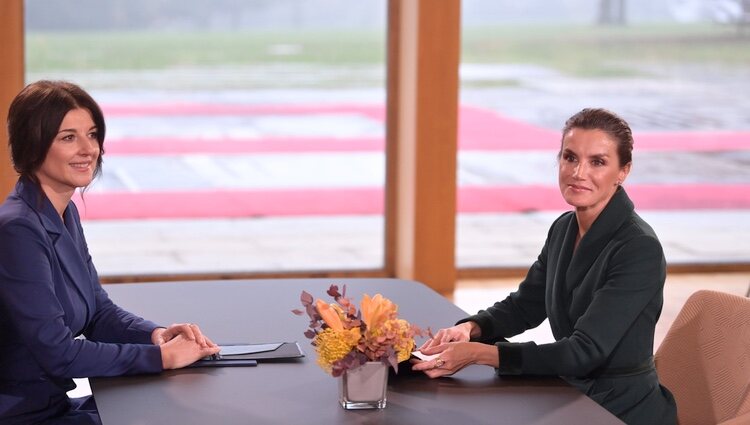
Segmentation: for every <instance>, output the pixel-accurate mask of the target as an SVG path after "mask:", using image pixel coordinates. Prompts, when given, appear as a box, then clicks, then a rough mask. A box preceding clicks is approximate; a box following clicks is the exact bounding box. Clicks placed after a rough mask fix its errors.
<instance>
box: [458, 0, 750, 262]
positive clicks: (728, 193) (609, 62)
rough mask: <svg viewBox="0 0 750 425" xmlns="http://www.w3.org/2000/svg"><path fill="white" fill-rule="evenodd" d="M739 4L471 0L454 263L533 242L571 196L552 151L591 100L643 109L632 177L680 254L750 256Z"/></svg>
mask: <svg viewBox="0 0 750 425" xmlns="http://www.w3.org/2000/svg"><path fill="white" fill-rule="evenodd" d="M743 5H744V7H745V8H747V7H748V6H747V2H741V1H739V0H738V1H725V2H712V1H708V0H706V1H701V0H693V1H671V0H660V1H653V0H650V1H646V0H630V1H626V0H617V1H615V0H576V1H566V2H549V1H536V0H534V1H525V2H513V1H506V0H493V1H487V0H464V1H463V12H462V20H463V22H462V25H463V27H462V31H463V35H462V43H463V51H462V65H461V105H460V135H459V146H460V154H459V172H458V184H459V204H458V209H459V215H458V224H457V226H458V234H457V261H458V266H459V267H518V266H520V267H528V266H529V265H530V264H531V262H532V261H533V260H534V259H535V258H536V256H537V255H538V254H539V250H540V249H541V247H542V245H543V243H544V238H545V237H546V234H547V229H548V228H549V226H550V224H551V223H552V221H553V220H554V219H555V218H556V217H557V216H558V215H559V214H560V213H562V212H563V211H566V210H568V209H569V207H568V206H567V205H566V204H565V203H564V202H563V201H562V198H561V196H560V195H559V191H558V188H557V168H556V167H557V165H556V155H557V151H558V149H559V143H560V129H561V128H562V126H563V123H564V122H565V120H566V119H567V118H568V117H569V116H571V115H572V114H574V113H575V112H577V111H579V110H580V109H582V108H584V107H605V108H609V109H611V110H613V111H615V112H616V113H618V114H620V115H621V116H623V117H624V118H625V119H626V120H627V121H628V122H629V123H630V124H631V126H632V128H633V130H634V135H635V150H634V165H633V170H632V172H631V174H630V176H629V178H628V180H627V182H626V184H625V188H626V190H627V191H628V193H629V194H630V196H631V198H633V200H634V202H635V204H636V209H637V211H638V212H639V213H640V214H641V215H642V216H643V217H644V218H645V219H646V220H647V221H648V222H649V223H651V224H652V225H653V227H654V228H655V230H656V232H657V234H658V235H659V237H660V239H661V241H662V244H663V245H664V248H665V253H666V257H667V261H668V262H669V263H670V264H672V265H675V264H688V263H690V264H695V263H709V264H713V263H732V262H742V263H748V262H750V225H749V224H748V223H750V214H748V208H749V207H750V162H748V159H749V158H750V97H749V96H748V93H750V31H748V28H749V27H748V25H750V22H748V16H750V14H749V12H750V11H748V10H744V11H743V9H742V8H743ZM743 13H744V14H743ZM743 19H744V21H743Z"/></svg>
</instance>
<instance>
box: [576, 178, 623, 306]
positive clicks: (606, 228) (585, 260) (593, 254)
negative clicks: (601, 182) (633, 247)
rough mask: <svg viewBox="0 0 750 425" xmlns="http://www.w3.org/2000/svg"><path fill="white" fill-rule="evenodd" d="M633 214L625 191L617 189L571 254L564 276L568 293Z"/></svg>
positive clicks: (579, 281)
mask: <svg viewBox="0 0 750 425" xmlns="http://www.w3.org/2000/svg"><path fill="white" fill-rule="evenodd" d="M632 213H633V202H631V201H630V198H628V195H627V194H626V193H625V189H623V188H622V187H619V188H618V189H617V191H616V192H615V194H614V196H612V199H611V200H610V201H609V203H608V204H607V206H606V207H604V210H602V212H601V213H600V214H599V217H597V218H596V220H594V223H593V224H592V225H591V229H589V231H588V232H586V234H585V235H583V239H581V242H580V243H579V244H578V248H577V249H576V251H575V253H573V258H572V259H571V262H570V267H569V268H568V272H567V274H566V282H567V286H568V291H569V292H572V291H573V289H575V288H576V287H577V286H578V285H579V284H580V283H581V280H582V279H583V278H584V277H585V276H586V273H587V272H588V271H589V268H591V265H592V264H593V263H594V261H596V259H597V258H598V257H599V254H600V253H601V252H602V251H603V250H604V247H605V246H606V245H607V244H608V243H609V241H610V240H612V237H613V235H614V234H615V232H617V229H619V228H620V227H621V226H622V225H623V224H624V223H625V221H626V220H627V218H628V217H630V216H631V215H632Z"/></svg>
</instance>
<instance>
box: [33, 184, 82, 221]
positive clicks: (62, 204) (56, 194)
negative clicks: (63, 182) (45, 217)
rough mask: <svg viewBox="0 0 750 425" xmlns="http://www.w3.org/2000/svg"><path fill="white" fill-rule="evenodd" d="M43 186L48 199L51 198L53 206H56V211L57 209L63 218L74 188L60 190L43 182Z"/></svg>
mask: <svg viewBox="0 0 750 425" xmlns="http://www.w3.org/2000/svg"><path fill="white" fill-rule="evenodd" d="M41 187H42V191H43V192H44V194H45V195H47V199H49V201H50V202H51V203H52V206H53V207H54V208H55V211H57V215H59V216H60V218H62V217H63V213H64V212H65V208H68V203H69V202H70V199H71V198H72V197H73V192H74V190H68V189H65V190H59V191H58V190H55V189H54V188H52V187H51V186H49V185H46V184H44V183H41Z"/></svg>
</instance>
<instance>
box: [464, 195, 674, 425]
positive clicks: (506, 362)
mask: <svg viewBox="0 0 750 425" xmlns="http://www.w3.org/2000/svg"><path fill="white" fill-rule="evenodd" d="M577 234H578V222H577V221H576V217H575V214H574V213H573V212H572V211H571V212H567V213H565V214H563V215H562V216H560V217H559V218H558V219H557V220H555V222H554V223H553V224H552V227H551V228H550V230H549V234H548V235H547V241H546V243H545V245H544V248H542V252H541V254H540V255H539V257H538V259H537V261H536V262H535V263H534V264H533V265H532V266H531V268H530V269H529V271H528V274H527V275H526V278H525V279H524V280H523V282H521V284H520V286H519V287H518V290H517V291H516V292H513V293H512V294H510V295H509V296H508V297H507V298H506V299H505V300H503V301H500V302H497V303H495V305H493V306H492V307H489V308H488V309H486V310H482V311H480V312H479V313H478V314H476V315H475V316H472V317H469V318H467V319H464V320H463V321H467V320H471V321H474V322H476V323H477V324H478V325H479V326H480V328H481V329H482V341H483V342H488V343H495V344H496V345H497V346H498V351H499V354H500V367H499V368H498V370H497V372H498V374H500V375H517V374H526V375H558V376H562V377H563V378H564V379H566V380H567V381H568V382H570V383H571V384H572V385H574V386H575V387H577V388H579V389H580V390H581V391H583V392H584V393H585V394H586V395H588V396H589V397H591V398H592V399H594V400H595V401H596V402H598V403H600V404H601V405H603V406H604V407H605V408H607V409H608V410H609V411H611V412H612V413H614V414H615V415H617V416H618V417H620V418H621V419H623V420H624V421H625V422H626V423H631V424H652V423H653V424H669V423H674V422H675V421H676V406H675V402H674V398H673V397H672V395H671V393H670V392H669V391H668V390H667V389H666V388H664V387H663V386H661V385H660V384H659V380H658V377H657V375H656V370H655V369H654V366H653V358H652V354H653V351H654V328H655V327H656V321H657V320H658V319H659V315H660V314H661V309H662V303H663V288H664V280H665V277H666V262H665V260H664V254H663V252H662V247H661V244H660V243H659V240H658V239H657V237H656V234H655V233H654V231H653V229H652V228H651V227H650V226H649V225H648V224H647V223H646V222H645V221H643V220H642V219H641V218H640V217H639V216H638V215H637V214H636V213H635V211H634V209H633V203H632V202H631V201H630V199H629V198H628V196H627V194H626V193H625V190H623V189H622V188H619V189H618V190H617V192H616V193H615V195H614V196H613V197H612V199H611V200H610V202H609V203H608V204H607V206H606V207H605V208H604V210H603V211H602V213H601V214H600V215H599V217H598V218H597V219H596V221H595V222H594V223H593V224H592V226H591V229H589V231H588V232H587V233H586V234H585V235H584V237H583V239H581V241H580V243H579V245H578V248H577V249H576V250H575V251H574V244H575V239H576V235H577ZM545 318H549V322H550V326H551V328H552V334H553V335H554V337H555V340H556V341H555V342H553V343H550V344H541V345H537V344H536V343H534V342H524V343H511V342H507V341H505V340H504V339H505V338H508V337H511V336H514V335H517V334H519V333H521V332H523V331H525V330H527V329H530V328H534V327H536V326H538V325H539V324H540V323H542V321H544V319H545Z"/></svg>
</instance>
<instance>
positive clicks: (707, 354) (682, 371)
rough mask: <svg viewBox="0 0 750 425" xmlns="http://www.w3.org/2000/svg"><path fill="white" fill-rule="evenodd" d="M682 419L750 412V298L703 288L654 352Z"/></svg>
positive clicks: (683, 422) (687, 422) (685, 422)
mask: <svg viewBox="0 0 750 425" xmlns="http://www.w3.org/2000/svg"><path fill="white" fill-rule="evenodd" d="M655 362H656V369H657V373H658V374H659V380H660V381H661V383H662V385H664V386H665V387H667V388H669V390H670V391H671V392H672V394H674V397H675V400H676V401H677V418H678V423H679V424H680V425H692V424H696V425H698V424H700V425H705V424H718V423H721V422H724V421H727V420H731V419H733V418H737V417H738V416H742V415H744V414H750V299H748V298H745V297H741V296H736V295H732V294H726V293H723V292H716V291H708V290H701V291H697V292H696V293H694V294H693V295H691V296H690V298H688V300H687V301H686V302H685V305H684V306H683V307H682V310H680V313H679V314H678V315H677V318H676V319H675V321H674V323H673V324H672V326H671V327H670V328H669V331H668V332H667V335H666V336H665V337H664V340H663V341H662V343H661V345H660V346H659V349H658V350H657V351H656V355H655Z"/></svg>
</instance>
